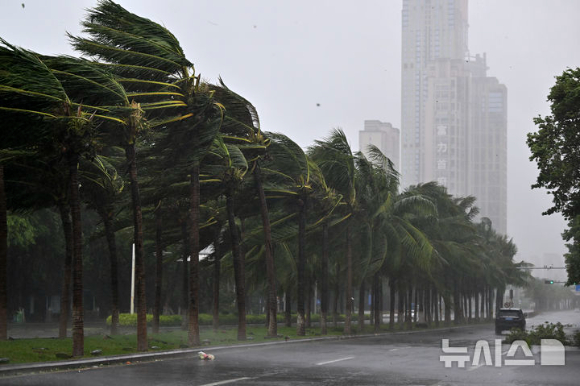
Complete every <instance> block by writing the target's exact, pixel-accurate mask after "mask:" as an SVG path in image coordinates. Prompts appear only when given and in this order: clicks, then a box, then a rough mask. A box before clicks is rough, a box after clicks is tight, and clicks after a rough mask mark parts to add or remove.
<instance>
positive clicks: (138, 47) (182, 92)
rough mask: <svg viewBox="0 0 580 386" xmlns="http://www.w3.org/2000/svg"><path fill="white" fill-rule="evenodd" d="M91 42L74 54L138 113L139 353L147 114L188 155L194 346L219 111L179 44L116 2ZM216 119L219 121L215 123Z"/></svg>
mask: <svg viewBox="0 0 580 386" xmlns="http://www.w3.org/2000/svg"><path fill="white" fill-rule="evenodd" d="M82 25H83V26H84V32H85V33H88V34H89V36H90V38H81V37H74V36H70V38H71V41H72V44H73V46H74V47H75V49H77V50H79V51H81V52H82V53H84V54H87V55H89V56H91V57H93V58H96V59H99V60H100V61H101V63H102V65H103V66H105V67H106V68H107V69H108V70H109V71H111V72H113V73H114V74H115V75H116V76H117V79H118V80H119V82H122V84H123V85H124V87H125V89H126V90H127V91H128V94H127V95H128V96H129V98H131V99H132V100H131V104H130V105H131V106H133V107H134V109H133V115H132V116H131V117H130V118H131V119H129V121H128V123H129V124H128V125H127V126H126V129H125V130H123V131H121V133H120V134H121V135H120V138H119V140H120V143H121V144H122V146H124V148H125V152H126V156H127V161H128V163H129V175H130V181H131V194H132V201H133V212H134V227H135V236H134V237H135V251H136V279H137V280H136V285H137V295H138V296H137V299H138V311H137V313H138V318H137V319H138V322H137V329H138V333H137V335H138V349H139V350H140V351H144V350H147V326H146V301H145V276H144V275H145V272H144V256H143V231H142V214H141V202H140V195H139V186H138V180H137V166H136V162H135V143H136V138H137V136H138V135H139V133H140V131H141V129H142V127H143V118H144V117H143V114H144V113H143V111H145V112H147V118H148V119H149V124H148V125H149V127H165V126H167V127H168V128H171V127H173V129H174V130H173V133H174V134H175V133H181V138H184V136H186V137H187V141H185V142H182V143H181V144H182V145H183V146H187V147H188V151H187V152H186V153H184V154H183V156H184V158H185V159H186V160H188V166H189V168H190V187H191V189H190V196H191V200H190V205H191V208H190V221H191V230H190V232H191V240H190V241H191V243H190V246H191V254H190V256H191V263H190V304H189V311H188V313H189V334H188V336H189V338H188V341H189V343H190V345H196V344H198V343H199V326H198V324H197V312H198V304H197V302H198V300H199V299H197V292H198V288H199V283H198V279H197V275H198V262H199V202H200V200H199V170H200V163H201V160H202V159H203V157H204V156H205V154H206V153H207V150H208V149H209V146H210V145H211V143H212V141H213V138H214V137H215V136H216V135H217V132H218V130H219V121H220V112H219V106H218V105H216V104H215V103H213V100H212V93H211V92H210V90H209V89H208V88H207V86H206V85H205V84H204V83H203V82H201V77H200V76H199V75H196V74H195V71H194V68H193V64H192V63H191V62H190V61H189V60H188V59H187V58H186V57H185V54H184V51H183V49H182V47H181V46H180V44H179V41H178V40H177V39H176V37H175V36H174V35H173V34H172V33H171V32H170V31H169V30H168V29H167V28H165V27H163V26H161V25H159V24H157V23H155V22H153V21H151V20H149V19H146V18H143V17H140V16H138V15H135V14H133V13H131V12H129V11H127V10H126V9H124V8H123V7H121V6H120V5H119V4H116V3H114V2H113V1H110V0H101V1H100V2H99V4H98V6H97V7H95V8H94V9H91V10H89V14H88V15H87V17H86V19H85V21H84V22H83V23H82ZM216 117H217V119H216Z"/></svg>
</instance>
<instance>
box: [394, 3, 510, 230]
mask: <svg viewBox="0 0 580 386" xmlns="http://www.w3.org/2000/svg"><path fill="white" fill-rule="evenodd" d="M467 15H468V12H467V0H403V11H402V28H403V33H402V63H401V68H402V87H401V90H402V91H401V98H402V101H401V137H402V144H401V170H400V172H401V174H402V176H401V177H402V186H403V187H407V186H410V185H415V184H418V183H423V182H429V181H437V182H439V183H440V184H442V185H444V186H446V187H447V189H448V191H449V193H451V194H453V195H455V196H466V195H473V196H475V197H476V198H477V202H476V205H477V206H478V207H479V208H480V210H481V213H480V214H481V216H485V217H489V218H490V219H491V221H492V224H493V227H494V229H496V230H497V231H498V232H500V233H506V230H507V89H506V87H505V86H504V85H502V84H500V83H499V82H498V80H497V79H495V78H492V77H488V76H487V65H486V57H485V55H483V56H479V55H477V56H475V57H471V56H470V55H469V50H468V45H467V31H468V20H467Z"/></svg>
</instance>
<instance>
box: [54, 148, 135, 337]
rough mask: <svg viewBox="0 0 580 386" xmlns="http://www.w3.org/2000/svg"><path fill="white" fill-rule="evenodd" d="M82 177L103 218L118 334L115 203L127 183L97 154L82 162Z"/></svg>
mask: <svg viewBox="0 0 580 386" xmlns="http://www.w3.org/2000/svg"><path fill="white" fill-rule="evenodd" d="M80 178H81V195H82V197H83V199H84V200H85V202H87V204H88V207H89V208H92V209H94V210H95V211H96V212H97V214H98V215H99V217H100V218H101V220H102V222H103V228H104V232H105V239H106V241H107V247H108V249H109V264H110V270H111V334H112V335H115V334H117V332H118V326H119V273H118V271H119V268H118V256H117V242H116V239H115V217H116V216H115V209H116V208H115V203H116V201H118V200H119V196H120V194H121V193H122V192H123V189H124V186H125V184H124V181H123V180H122V178H121V177H120V176H119V174H118V173H117V170H116V168H115V167H114V166H113V165H112V164H111V163H110V162H109V160H108V159H107V158H106V157H103V156H97V157H95V158H94V159H93V160H92V162H88V161H87V162H83V163H82V164H81V177H80ZM61 217H62V216H61ZM65 227H66V226H65ZM65 315H66V313H65ZM65 326H66V324H65Z"/></svg>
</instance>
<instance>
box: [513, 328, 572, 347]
mask: <svg viewBox="0 0 580 386" xmlns="http://www.w3.org/2000/svg"><path fill="white" fill-rule="evenodd" d="M542 339H556V340H558V341H560V342H561V343H562V344H564V345H567V344H570V342H569V341H568V338H567V337H566V333H565V332H564V325H563V324H562V323H560V322H558V323H555V324H554V323H548V322H546V323H544V324H540V325H539V326H536V327H535V328H534V329H533V330H530V331H521V330H520V329H515V328H514V329H512V330H511V331H510V334H509V335H508V336H507V337H506V342H507V343H512V342H513V341H515V340H525V341H526V343H528V346H531V345H539V344H541V342H542Z"/></svg>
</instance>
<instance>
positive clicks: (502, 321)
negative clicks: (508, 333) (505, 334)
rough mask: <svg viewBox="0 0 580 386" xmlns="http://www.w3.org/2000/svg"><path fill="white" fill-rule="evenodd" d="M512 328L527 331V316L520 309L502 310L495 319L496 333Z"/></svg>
mask: <svg viewBox="0 0 580 386" xmlns="http://www.w3.org/2000/svg"><path fill="white" fill-rule="evenodd" d="M512 328H519V329H520V330H525V329H526V314H524V313H523V311H522V310H521V309H519V308H500V309H499V312H498V313H497V316H496V318H495V333H496V334H501V332H502V331H505V330H511V329H512Z"/></svg>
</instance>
